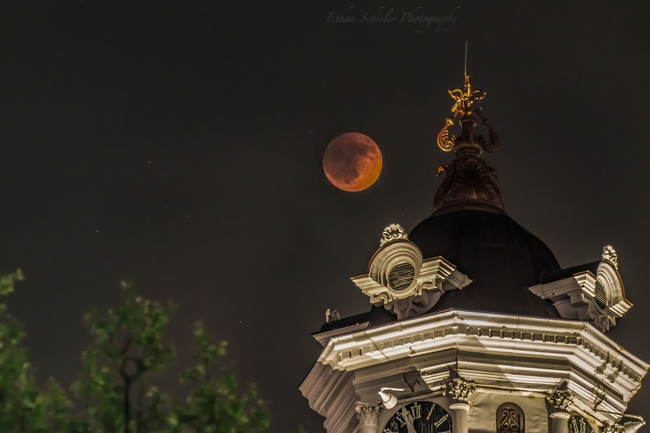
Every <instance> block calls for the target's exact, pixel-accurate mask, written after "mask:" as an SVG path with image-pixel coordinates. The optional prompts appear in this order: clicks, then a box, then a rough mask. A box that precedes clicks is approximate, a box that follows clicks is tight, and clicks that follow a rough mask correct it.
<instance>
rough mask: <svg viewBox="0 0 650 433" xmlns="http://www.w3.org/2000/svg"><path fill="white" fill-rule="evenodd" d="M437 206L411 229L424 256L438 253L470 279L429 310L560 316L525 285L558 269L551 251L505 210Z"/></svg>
mask: <svg viewBox="0 0 650 433" xmlns="http://www.w3.org/2000/svg"><path fill="white" fill-rule="evenodd" d="M445 210H446V209H444V208H441V209H439V210H438V211H437V212H435V213H434V214H433V215H431V216H430V217H429V218H427V219H426V220H424V221H422V222H421V223H420V224H419V225H418V226H417V227H415V228H414V229H413V230H412V231H411V233H410V234H409V240H410V241H411V242H413V243H414V244H416V245H417V246H418V248H420V250H421V251H422V255H423V257H424V258H425V259H427V258H433V257H438V256H442V257H444V258H445V259H447V260H449V261H450V262H451V263H453V264H454V265H455V266H456V267H457V269H458V270H459V271H460V272H462V273H463V274H465V275H467V276H468V277H469V278H471V279H472V283H471V284H470V285H468V286H467V287H465V288H463V289H462V290H454V291H451V292H447V293H445V294H444V295H443V296H442V298H441V299H440V301H439V302H438V303H437V304H436V305H435V307H434V308H433V310H432V311H442V310H446V309H449V308H459V309H466V310H478V311H488V312H496V313H508V314H519V315H527V316H538V317H540V316H541V317H558V315H557V313H556V312H555V309H554V308H553V306H552V305H551V304H548V303H547V302H546V301H543V300H542V299H540V298H539V297H538V296H536V295H534V294H533V293H531V292H530V290H529V289H528V288H529V287H531V286H534V285H536V284H538V283H539V281H540V276H541V275H542V274H543V273H547V272H555V271H559V270H560V266H559V264H558V262H557V260H556V259H555V256H554V255H553V253H552V252H551V250H550V249H549V248H548V247H547V246H546V245H545V244H544V242H542V241H541V240H540V239H539V238H538V237H537V236H535V235H534V234H532V233H530V232H529V231H527V230H526V229H524V228H523V227H521V226H520V225H519V224H517V223H516V222H515V221H514V220H513V219H512V218H510V217H509V216H508V215H507V214H506V213H505V212H504V211H502V210H499V209H490V208H488V207H485V208H483V209H481V208H479V207H476V206H474V207H472V206H460V207H457V208H456V209H454V210H453V211H451V212H449V211H447V212H445Z"/></svg>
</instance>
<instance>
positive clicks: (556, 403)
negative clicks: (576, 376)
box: [546, 388, 573, 433]
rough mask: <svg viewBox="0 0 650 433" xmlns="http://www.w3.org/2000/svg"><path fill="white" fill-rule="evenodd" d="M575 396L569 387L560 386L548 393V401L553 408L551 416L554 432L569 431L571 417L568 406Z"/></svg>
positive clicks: (565, 432)
mask: <svg viewBox="0 0 650 433" xmlns="http://www.w3.org/2000/svg"><path fill="white" fill-rule="evenodd" d="M572 400H573V396H572V395H571V392H570V391H569V390H568V389H563V388H559V389H556V390H555V391H553V392H552V393H549V394H547V395H546V401H547V402H548V405H549V406H550V408H551V414H550V415H549V417H550V418H551V420H552V423H553V424H552V425H553V426H552V433H569V418H571V415H570V414H569V412H568V411H567V408H568V407H569V405H570V404H571V402H572Z"/></svg>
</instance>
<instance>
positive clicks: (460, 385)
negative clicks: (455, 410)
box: [442, 377, 476, 403]
mask: <svg viewBox="0 0 650 433" xmlns="http://www.w3.org/2000/svg"><path fill="white" fill-rule="evenodd" d="M474 391H476V385H475V384H474V383H473V382H468V381H467V380H465V379H463V378H461V377H454V378H450V379H448V380H447V381H446V382H445V387H444V388H443V390H442V395H448V396H450V397H451V398H453V399H454V400H456V401H459V402H463V403H467V402H468V401H469V395H470V394H471V393H473V392H474Z"/></svg>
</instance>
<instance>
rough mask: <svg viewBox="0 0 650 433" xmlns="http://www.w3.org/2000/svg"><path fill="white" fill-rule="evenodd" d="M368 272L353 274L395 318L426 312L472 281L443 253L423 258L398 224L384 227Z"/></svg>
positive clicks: (400, 318)
mask: <svg viewBox="0 0 650 433" xmlns="http://www.w3.org/2000/svg"><path fill="white" fill-rule="evenodd" d="M380 245H381V246H380V247H379V249H378V250H377V251H376V252H375V254H374V255H373V257H372V259H371V260H370V264H369V265H368V273H367V274H366V275H361V276H358V277H354V278H352V281H353V282H354V284H356V285H357V286H358V287H359V288H360V289H361V290H362V291H363V293H365V294H366V295H368V296H369V297H370V302H371V303H373V304H374V305H383V306H384V308H386V310H388V311H390V312H391V313H394V314H395V315H396V316H397V319H398V320H402V319H408V318H410V317H415V316H417V315H419V314H423V313H426V312H427V311H429V310H430V309H431V308H432V307H433V306H434V305H436V303H437V302H438V301H439V300H440V297H441V296H442V294H443V293H444V292H448V291H451V290H457V289H462V288H463V287H465V286H467V285H468V284H469V283H471V282H472V280H470V279H469V278H468V277H467V276H466V275H463V274H462V273H461V272H459V271H458V270H456V267H455V266H454V265H453V264H451V263H450V262H449V261H447V260H446V259H445V258H443V257H434V258H431V259H427V260H424V259H423V257H422V252H421V251H420V249H419V248H418V247H417V246H416V245H415V244H414V243H413V242H411V241H409V240H408V236H407V235H406V232H405V231H404V229H403V228H402V226H400V225H399V224H391V225H390V226H388V227H386V228H385V229H384V232H383V234H382V239H381V242H380Z"/></svg>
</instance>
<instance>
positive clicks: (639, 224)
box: [0, 0, 650, 433]
mask: <svg viewBox="0 0 650 433" xmlns="http://www.w3.org/2000/svg"><path fill="white" fill-rule="evenodd" d="M391 8H392V9H393V11H392V12H391V16H393V17H396V19H395V20H393V21H392V22H361V21H362V16H363V14H364V13H366V14H367V16H372V15H373V14H375V12H378V15H377V16H386V14H387V13H388V11H389V10H390V9H391ZM346 10H347V12H345V15H346V16H348V17H351V16H352V17H356V20H355V22H347V23H345V22H338V23H337V22H328V20H329V21H332V17H334V16H336V15H337V14H341V13H344V11H346ZM407 13H411V14H413V15H414V16H415V15H424V16H436V17H444V16H445V15H447V16H453V17H454V20H453V22H447V23H446V24H442V25H438V24H436V23H432V24H430V25H429V26H426V25H425V24H422V23H409V22H408V20H402V18H403V16H404V14H407ZM332 14H334V15H332ZM649 16H650V6H648V4H647V2H644V1H635V2H632V1H630V2H625V3H623V2H620V3H615V2H611V1H600V0H593V1H592V0H590V1H587V0H583V1H575V2H570V3H569V2H559V1H539V0H529V1H521V0H519V1H506V0H499V1H478V0H453V1H447V0H440V1H434V0H404V1H400V2H381V1H362V0H345V1H329V0H301V1H282V2H251V1H244V0H234V1H230V0H224V1H218V0H209V1H208V0H183V1H181V0H176V1H171V0H159V1H142V0H132V1H128V2H127V1H120V0H83V1H81V0H79V1H64V0H59V1H46V0H4V1H2V2H1V3H0V151H1V153H0V155H1V157H2V170H0V188H1V190H2V203H3V210H2V212H1V213H0V240H1V242H2V248H1V249H0V271H1V272H10V271H13V270H15V269H16V268H22V270H23V272H24V274H25V276H26V280H25V281H24V282H23V283H19V285H18V288H17V292H16V293H14V294H12V295H11V296H10V297H9V298H8V303H9V307H10V309H11V311H12V313H13V314H14V315H15V316H17V317H18V318H19V319H20V320H21V321H22V322H23V323H24V324H25V326H26V329H27V332H28V338H27V340H26V344H27V346H28V348H29V350H30V352H31V355H32V360H33V362H34V364H35V365H36V367H37V369H38V374H39V378H41V379H43V380H44V379H46V378H47V377H49V376H54V377H55V378H57V379H58V380H59V381H60V382H62V383H63V384H64V385H65V386H66V387H67V386H68V385H69V384H70V383H71V382H72V381H73V380H74V379H75V377H76V374H77V372H78V371H79V370H80V367H81V360H80V354H81V351H82V350H83V348H84V347H85V346H86V345H87V344H88V343H89V342H90V337H89V334H88V332H87V330H86V328H85V327H84V325H83V322H82V317H83V315H84V314H85V313H86V312H88V311H90V310H92V309H93V308H98V309H106V308H110V307H114V306H116V305H118V304H119V302H120V300H121V296H122V294H121V290H120V281H121V280H124V279H129V280H133V281H134V283H135V286H136V288H137V289H138V290H139V291H140V292H141V293H142V294H144V295H145V296H147V297H149V298H153V299H156V300H160V301H166V300H168V299H169V300H172V301H173V302H174V303H175V304H176V305H178V310H177V312H176V314H175V316H174V318H173V320H172V323H171V327H170V332H169V340H170V341H172V342H173V344H174V346H175V349H176V351H177V353H178V365H177V366H175V367H174V368H175V369H177V370H179V369H180V368H181V367H182V366H183V365H185V364H186V363H187V362H189V360H190V350H191V339H190V338H189V336H190V333H191V326H192V323H193V322H194V321H196V320H203V321H205V322H206V323H207V325H208V327H209V329H210V331H211V333H212V335H213V336H215V337H216V338H220V339H225V340H228V342H229V349H230V352H229V355H230V357H231V358H232V360H233V362H234V363H235V365H236V369H237V372H238V375H239V378H240V380H241V382H242V383H246V382H255V383H257V384H258V386H259V388H260V392H261V394H262V396H263V397H264V398H265V399H267V400H268V401H269V402H270V407H271V411H272V416H273V423H272V432H273V433H285V432H288V431H290V430H291V429H294V428H295V427H297V426H298V424H302V425H304V426H305V428H306V429H307V430H308V431H309V432H310V433H322V432H324V429H323V428H322V426H321V425H322V418H321V417H320V416H318V415H317V414H315V413H313V412H312V411H311V410H310V409H309V407H308V404H307V401H306V399H304V398H303V397H302V396H301V395H300V393H299V391H298V386H299V385H300V383H301V382H302V380H303V379H304V377H305V376H306V374H307V373H308V371H309V370H310V368H311V366H312V365H313V363H314V362H315V361H316V359H317V357H318V355H319V353H320V349H321V348H320V345H319V344H318V343H317V342H316V341H315V340H314V339H313V338H312V337H311V333H312V332H314V331H317V330H318V329H319V328H320V326H321V325H322V323H323V322H324V320H325V310H326V309H328V308H335V309H337V310H338V311H339V312H340V313H341V315H342V316H344V317H345V316H349V315H353V314H357V313H361V312H364V311H367V310H368V309H369V307H370V304H369V303H368V299H367V297H366V296H365V295H363V294H362V293H361V291H360V290H359V289H357V288H356V286H355V285H354V284H353V283H352V282H351V281H350V280H349V277H351V276H355V275H359V274H362V273H364V272H365V271H366V266H367V264H368V261H369V259H370V257H371V255H372V253H373V252H374V251H375V250H376V249H377V247H378V246H379V239H380V237H381V231H382V229H383V228H384V227H385V226H387V225H388V224H390V223H400V224H402V225H403V226H404V227H405V228H406V230H407V231H408V230H410V229H412V228H413V227H414V226H415V225H416V224H417V223H419V222H420V221H422V220H423V219H424V218H426V217H427V216H428V215H429V214H430V213H431V211H432V199H433V195H434V193H435V191H436V189H437V187H438V186H439V185H440V183H441V181H442V179H441V178H437V177H436V171H437V168H438V166H439V165H441V164H447V163H449V162H450V161H451V159H452V157H453V155H451V154H446V153H443V152H441V151H440V150H439V149H438V148H437V146H436V144H435V138H436V135H437V133H438V132H439V130H440V128H441V127H442V126H443V125H444V120H445V118H446V117H448V115H449V114H450V112H449V109H450V108H451V105H452V103H453V101H452V100H451V98H450V97H449V95H448V94H447V89H449V88H455V87H460V86H462V83H463V57H464V47H465V41H466V40H467V41H469V60H468V73H469V74H470V75H471V76H472V83H473V84H474V86H476V87H480V88H482V89H484V90H486V91H487V93H488V95H487V97H486V99H485V100H484V102H483V104H482V105H483V107H484V112H485V114H486V115H487V116H488V117H489V118H490V119H491V120H492V124H493V126H494V127H495V129H496V130H497V132H498V133H499V135H500V137H501V147H500V149H499V150H498V152H496V153H495V154H490V155H487V156H486V160H487V162H488V164H489V165H491V166H494V167H495V168H496V169H497V170H498V177H499V178H498V185H499V187H500V188H501V192H502V194H503V197H504V200H505V208H506V211H507V212H508V214H509V215H510V216H511V217H512V218H513V219H514V220H515V221H517V222H518V223H519V224H521V225H522V226H524V227H525V228H526V229H528V230H530V231H531V232H533V233H535V234H536V235H537V236H538V237H540V238H541V239H542V240H543V241H545V242H546V244H547V245H548V246H549V247H550V248H551V250H552V251H553V252H554V253H555V255H556V257H557V259H558V261H559V262H560V265H561V266H562V267H569V266H573V265H578V264H581V263H586V262H592V261H595V260H598V259H599V258H600V254H601V251H602V247H603V246H604V245H606V244H611V245H613V246H614V247H615V248H616V250H617V252H618V255H619V261H620V271H621V274H622V276H623V281H624V283H625V288H626V292H627V296H628V298H629V299H630V300H631V301H632V303H634V307H633V308H632V309H631V310H630V312H629V313H628V314H627V315H626V316H625V317H624V318H623V319H621V320H619V322H618V324H617V326H616V327H615V328H614V329H613V330H612V331H611V332H610V333H608V334H607V335H608V336H609V337H611V338H613V339H615V340H616V341H617V342H618V343H620V344H621V345H622V346H624V347H625V348H626V349H627V350H629V351H630V352H631V353H632V354H634V355H636V356H639V357H640V358H642V359H643V360H644V361H650V343H649V342H648V340H647V335H648V329H650V293H649V290H650V287H648V283H647V277H646V275H647V274H646V273H647V272H648V270H649V269H650V266H648V259H649V258H650V247H649V245H650V225H649V224H648V219H647V216H646V215H647V212H648V208H649V206H650V204H649V197H650V177H649V175H648V163H649V162H650V146H649V144H648V143H647V141H648V138H647V137H648V129H649V127H648V123H649V122H648V115H649V114H650V110H649V109H648V105H647V101H648V99H649V97H650V90H649V87H648V84H647V83H646V81H647V76H648V70H649V69H650V61H649V60H648V55H647V54H648V52H649V48H650V47H649V45H650V26H648V24H647V19H648V17H649ZM351 131H356V132H361V133H363V134H366V135H368V136H370V137H371V138H372V139H373V140H375V142H376V143H377V144H378V146H379V147H380V149H381V152H382V154H383V158H384V167H383V172H382V174H381V176H380V178H379V180H378V181H377V182H376V183H375V184H374V185H373V186H372V187H370V188H369V189H367V190H365V191H363V192H359V193H347V192H343V191H340V190H338V189H336V188H335V187H334V186H332V185H331V184H330V183H329V182H328V180H327V178H326V177H325V175H324V173H323V170H322V155H323V152H324V150H325V148H326V146H327V144H328V143H329V142H330V141H331V140H332V139H333V138H334V137H336V136H338V135H339V134H341V133H343V132H351ZM461 271H462V270H461ZM470 277H471V276H470ZM504 302H507V300H504ZM174 371H176V370H174ZM161 380H162V381H163V382H166V383H167V385H168V386H169V387H171V388H172V389H174V387H175V379H173V378H172V377H171V375H170V376H169V377H165V378H162V379H161ZM648 401H650V385H646V387H645V388H643V389H642V390H641V391H640V393H639V394H638V395H637V396H636V397H635V399H633V401H632V404H631V405H630V410H629V413H633V414H639V415H643V416H645V417H646V418H650V403H648ZM646 428H647V427H646Z"/></svg>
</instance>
